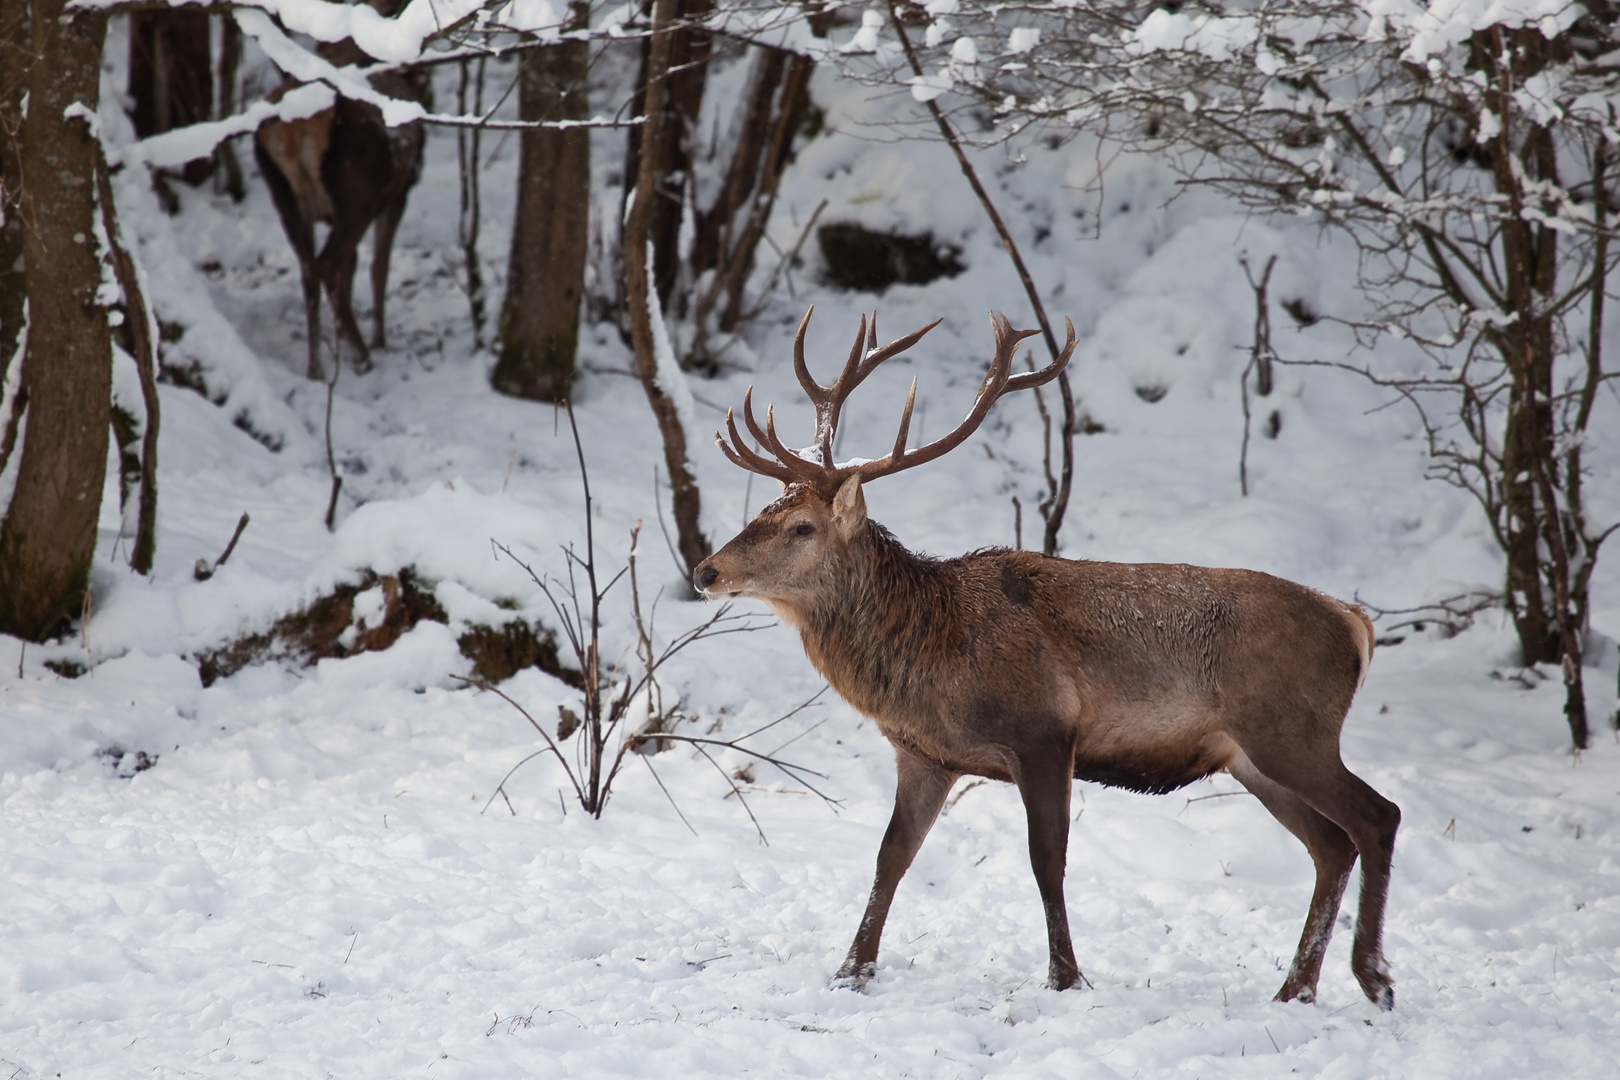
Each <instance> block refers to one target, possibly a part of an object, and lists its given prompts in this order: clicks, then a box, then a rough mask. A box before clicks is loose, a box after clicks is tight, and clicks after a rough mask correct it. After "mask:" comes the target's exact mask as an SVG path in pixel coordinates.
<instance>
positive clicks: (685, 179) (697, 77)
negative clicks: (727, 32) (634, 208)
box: [624, 0, 715, 308]
mask: <svg viewBox="0 0 1620 1080" xmlns="http://www.w3.org/2000/svg"><path fill="white" fill-rule="evenodd" d="M641 6H642V10H643V13H644V16H645V17H647V18H650V20H651V22H650V32H649V33H648V34H647V35H646V37H645V38H643V40H642V45H641V67H640V71H639V73H638V76H637V79H636V93H637V97H638V98H639V99H640V100H641V101H643V102H647V101H650V100H652V97H653V95H654V94H656V95H657V98H658V101H659V103H660V104H659V110H658V138H656V139H652V138H650V137H649V136H650V135H651V133H652V132H651V128H652V123H651V121H650V120H649V121H648V122H646V123H643V124H641V125H640V126H638V127H634V128H631V129H630V131H629V132H628V134H627V136H626V139H625V166H624V177H625V198H626V200H628V199H629V198H630V197H631V195H632V185H634V184H635V183H636V182H637V178H638V177H640V176H641V175H642V170H643V167H644V166H643V158H644V155H645V156H648V157H650V158H651V161H650V167H651V169H652V176H653V177H654V180H655V183H654V184H653V186H652V188H651V189H650V190H651V191H652V192H654V194H655V195H656V198H655V199H654V200H653V201H652V202H651V203H650V204H649V205H648V207H647V208H646V211H645V212H646V213H647V214H648V220H647V226H646V228H647V235H648V237H650V238H651V240H652V246H653V277H654V279H655V280H656V282H657V290H658V302H659V303H660V304H662V305H664V307H665V308H669V307H670V301H671V298H672V297H673V296H674V290H675V283H676V279H677V277H678V276H679V272H680V234H681V222H682V220H683V219H684V217H685V213H686V207H687V200H688V186H689V184H690V177H691V171H692V137H693V133H694V130H695V129H696V127H697V120H698V114H699V113H700V112H701V111H702V108H703V93H704V91H705V90H706V89H707V88H708V83H709V58H710V54H711V53H712V51H713V44H714V39H713V35H712V34H711V33H710V32H709V30H708V29H707V27H705V26H704V25H703V22H704V18H705V16H707V15H709V14H710V13H712V12H713V11H714V8H715V4H714V0H676V2H675V5H674V7H672V8H671V9H670V10H669V12H668V14H667V15H665V16H663V17H662V18H660V16H659V14H658V5H657V4H656V3H653V2H650V0H643V3H642V5H641ZM659 48H663V49H666V50H667V51H668V56H667V57H665V58H663V59H658V58H655V56H654V53H655V52H656V51H657V50H658V49H659ZM654 84H657V85H656V86H655V85H654ZM649 115H650V114H649ZM626 296H627V297H628V293H626Z"/></svg>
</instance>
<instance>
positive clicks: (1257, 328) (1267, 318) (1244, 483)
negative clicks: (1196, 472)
mask: <svg viewBox="0 0 1620 1080" xmlns="http://www.w3.org/2000/svg"><path fill="white" fill-rule="evenodd" d="M1238 265H1239V266H1241V267H1243V276H1244V277H1246V278H1248V280H1249V288H1251V289H1253V290H1254V344H1253V346H1252V347H1251V350H1250V353H1249V362H1248V364H1247V365H1246V366H1245V367H1244V368H1243V374H1242V375H1241V376H1239V377H1238V385H1239V387H1240V389H1241V390H1242V391H1243V449H1242V450H1241V451H1239V453H1238V488H1239V489H1240V490H1241V491H1242V493H1243V495H1244V496H1245V497H1247V496H1248V494H1249V424H1250V419H1251V417H1250V413H1249V372H1251V371H1252V372H1254V373H1255V376H1254V382H1255V386H1254V388H1255V390H1257V391H1258V392H1259V394H1260V396H1261V397H1268V396H1270V394H1271V363H1272V360H1273V359H1274V358H1275V357H1276V355H1277V354H1276V351H1275V350H1273V349H1272V347H1271V308H1270V306H1269V305H1268V304H1267V302H1266V290H1267V289H1268V288H1269V287H1270V285H1271V271H1272V270H1273V269H1274V268H1275V267H1276V265H1277V256H1275V255H1273V256H1272V257H1271V258H1269V259H1267V260H1266V269H1265V271H1264V272H1263V273H1262V274H1261V275H1260V281H1259V282H1258V283H1256V282H1255V280H1254V274H1253V273H1251V272H1250V270H1249V257H1248V256H1247V255H1240V256H1238Z"/></svg>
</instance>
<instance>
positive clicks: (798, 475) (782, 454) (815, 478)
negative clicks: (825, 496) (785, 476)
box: [765, 405, 827, 484]
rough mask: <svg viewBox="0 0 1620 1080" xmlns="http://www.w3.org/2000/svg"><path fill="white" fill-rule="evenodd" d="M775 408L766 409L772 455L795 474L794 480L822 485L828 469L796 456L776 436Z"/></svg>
mask: <svg viewBox="0 0 1620 1080" xmlns="http://www.w3.org/2000/svg"><path fill="white" fill-rule="evenodd" d="M775 408H776V407H775V406H774V405H769V406H766V408H765V443H766V445H767V446H769V447H770V448H771V453H773V454H775V455H776V459H777V460H778V461H780V462H781V463H782V464H783V466H784V467H786V468H787V470H788V471H789V472H791V473H794V474H795V476H794V479H796V480H808V481H810V482H811V483H812V484H820V483H821V482H823V481H824V480H825V479H826V473H827V469H826V468H825V467H824V466H823V465H817V464H816V463H815V462H813V461H806V460H804V458H802V457H800V456H799V455H798V454H795V453H794V452H793V451H792V450H789V449H788V448H787V446H786V445H785V444H783V442H782V440H781V439H780V438H779V437H778V436H777V434H776V415H775ZM823 460H825V459H823Z"/></svg>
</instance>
